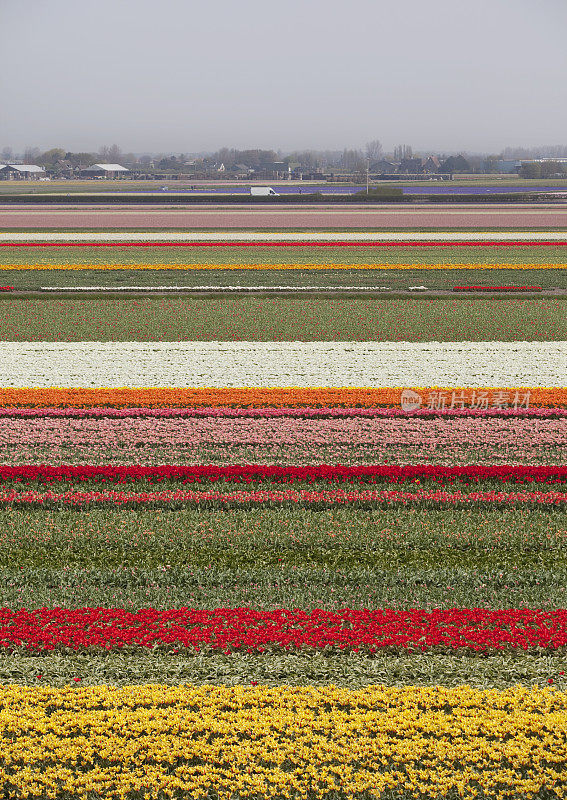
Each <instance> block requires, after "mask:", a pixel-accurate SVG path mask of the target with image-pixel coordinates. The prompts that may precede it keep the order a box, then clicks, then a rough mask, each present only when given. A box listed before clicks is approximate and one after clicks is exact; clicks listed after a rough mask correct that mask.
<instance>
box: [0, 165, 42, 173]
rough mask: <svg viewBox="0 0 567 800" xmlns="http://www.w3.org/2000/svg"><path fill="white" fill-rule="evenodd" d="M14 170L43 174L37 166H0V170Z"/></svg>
mask: <svg viewBox="0 0 567 800" xmlns="http://www.w3.org/2000/svg"><path fill="white" fill-rule="evenodd" d="M7 168H8V169H16V170H17V171H18V172H45V170H44V169H43V167H38V166H37V164H0V169H7Z"/></svg>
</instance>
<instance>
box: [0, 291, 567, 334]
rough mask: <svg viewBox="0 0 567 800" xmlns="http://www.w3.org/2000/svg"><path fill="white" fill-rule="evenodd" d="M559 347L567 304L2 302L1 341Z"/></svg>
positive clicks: (482, 300)
mask: <svg viewBox="0 0 567 800" xmlns="http://www.w3.org/2000/svg"><path fill="white" fill-rule="evenodd" d="M219 339H220V340H227V341H230V340H247V341H278V340H279V341H289V340H291V341H296V340H298V341H330V340H339V341H342V340H358V341H432V340H435V341H536V340H542V341H563V340H566V339H567V297H557V298H522V297H515V298H510V297H506V298H487V297H467V298H463V297H446V298H432V297H415V298H393V297H365V298H361V297H340V298H337V297H323V296H316V297H314V296H311V297H277V296H276V297H250V296H229V297H218V296H217V297H190V296H174V297H148V296H145V297H138V298H132V297H105V298H100V297H85V298H82V297H81V298H77V297H68V298H65V299H60V298H53V297H47V296H42V297H33V298H14V297H10V296H3V297H0V340H3V341H19V340H25V341H178V340H189V341H197V340H199V341H210V340H215V341H216V340H219Z"/></svg>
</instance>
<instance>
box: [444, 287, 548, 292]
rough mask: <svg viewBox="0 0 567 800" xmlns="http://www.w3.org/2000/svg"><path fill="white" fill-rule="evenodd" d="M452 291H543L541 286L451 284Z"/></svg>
mask: <svg viewBox="0 0 567 800" xmlns="http://www.w3.org/2000/svg"><path fill="white" fill-rule="evenodd" d="M453 291H454V292H543V287H541V286H453Z"/></svg>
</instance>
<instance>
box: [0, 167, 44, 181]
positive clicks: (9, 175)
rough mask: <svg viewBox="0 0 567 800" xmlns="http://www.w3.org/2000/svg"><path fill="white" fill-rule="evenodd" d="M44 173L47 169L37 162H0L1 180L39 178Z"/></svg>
mask: <svg viewBox="0 0 567 800" xmlns="http://www.w3.org/2000/svg"><path fill="white" fill-rule="evenodd" d="M44 175H45V170H44V169H43V167H38V166H37V164H0V180H3V181H26V180H37V179H38V178H41V177H43V176H44Z"/></svg>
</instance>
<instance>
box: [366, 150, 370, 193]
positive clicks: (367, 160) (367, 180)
mask: <svg viewBox="0 0 567 800" xmlns="http://www.w3.org/2000/svg"><path fill="white" fill-rule="evenodd" d="M369 173H370V159H369V158H367V159H366V197H368V183H369Z"/></svg>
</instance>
